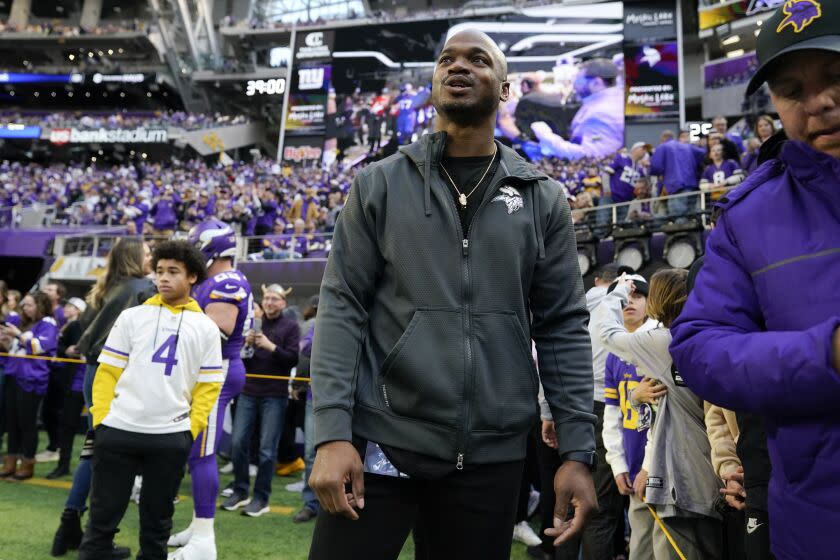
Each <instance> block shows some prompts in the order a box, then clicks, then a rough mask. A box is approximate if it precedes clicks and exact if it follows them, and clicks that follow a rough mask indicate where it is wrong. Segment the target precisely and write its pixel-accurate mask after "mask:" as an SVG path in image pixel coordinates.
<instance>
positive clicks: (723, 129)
mask: <svg viewBox="0 0 840 560" xmlns="http://www.w3.org/2000/svg"><path fill="white" fill-rule="evenodd" d="M712 126H713V127H714V129H715V130H716V131H717V132H718V133H719V134H720V135H721V136H723V137H724V138H727V139H728V140H730V141H731V142H733V143H734V144H735V147H736V148H738V156H739V157H740V155H741V154H743V153H744V140H743V139H742V138H741V135H740V134H738V133H736V132H729V129H728V126H727V124H726V117H724V116H717V117H715V118H713V119H712ZM736 161H737V160H736Z"/></svg>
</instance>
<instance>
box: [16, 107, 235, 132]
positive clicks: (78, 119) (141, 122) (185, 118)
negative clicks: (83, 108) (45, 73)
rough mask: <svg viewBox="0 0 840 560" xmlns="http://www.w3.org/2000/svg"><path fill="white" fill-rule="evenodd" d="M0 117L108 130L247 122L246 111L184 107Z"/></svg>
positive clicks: (198, 127) (31, 123) (43, 124)
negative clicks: (225, 112)
mask: <svg viewBox="0 0 840 560" xmlns="http://www.w3.org/2000/svg"><path fill="white" fill-rule="evenodd" d="M0 120H2V121H3V122H6V123H10V124H24V125H29V126H40V127H43V128H64V127H76V128H80V129H99V128H106V129H110V130H114V129H120V128H134V127H138V126H144V127H169V126H171V127H175V128H182V129H184V130H190V131H191V130H202V129H205V128H215V127H220V126H233V125H237V124H244V123H247V122H248V117H246V116H245V115H223V114H221V113H214V114H212V115H206V114H204V113H192V112H190V113H188V112H185V111H168V112H161V111H154V112H152V111H146V112H143V111H122V112H119V113H115V112H113V111H110V112H107V113H106V112H100V113H84V112H64V113H44V112H41V111H37V112H36V111H31V112H2V113H0Z"/></svg>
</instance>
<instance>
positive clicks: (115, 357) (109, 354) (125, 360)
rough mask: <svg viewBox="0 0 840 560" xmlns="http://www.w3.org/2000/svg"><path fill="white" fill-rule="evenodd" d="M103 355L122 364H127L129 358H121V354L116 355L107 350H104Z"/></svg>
mask: <svg viewBox="0 0 840 560" xmlns="http://www.w3.org/2000/svg"><path fill="white" fill-rule="evenodd" d="M102 354H105V355H106V356H108V357H109V358H114V359H115V360H119V361H121V362H127V361H128V358H126V357H125V356H120V355H119V354H114V353H113V352H108V351H107V350H102Z"/></svg>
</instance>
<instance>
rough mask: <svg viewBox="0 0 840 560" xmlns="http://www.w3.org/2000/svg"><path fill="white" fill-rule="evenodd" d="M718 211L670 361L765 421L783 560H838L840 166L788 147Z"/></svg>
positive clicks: (715, 399)
mask: <svg viewBox="0 0 840 560" xmlns="http://www.w3.org/2000/svg"><path fill="white" fill-rule="evenodd" d="M764 151H765V150H764V147H762V153H764ZM719 206H721V207H722V208H723V210H724V212H723V215H722V217H721V218H720V220H719V221H718V225H717V228H716V229H715V230H714V232H712V235H711V236H710V237H709V241H708V246H707V248H706V257H705V264H704V266H703V270H702V272H701V273H700V274H699V276H698V278H697V282H696V284H695V288H694V290H693V291H692V293H691V296H690V297H689V300H688V302H687V303H686V306H685V309H684V311H683V313H682V315H681V316H680V317H679V319H678V320H677V321H676V323H674V325H672V327H671V332H672V334H673V342H672V344H671V354H672V356H673V358H674V361H675V363H676V364H677V367H678V368H679V371H680V373H681V374H682V377H683V379H684V380H685V381H686V383H687V384H688V386H689V387H690V388H691V389H692V390H693V391H694V392H696V393H697V394H698V395H700V396H701V397H702V398H704V399H706V400H708V401H709V402H712V403H714V404H717V405H720V406H723V407H725V408H728V409H731V410H735V411H745V412H752V413H757V414H760V415H762V416H763V417H764V420H765V422H766V427H767V436H768V450H769V453H770V459H771V462H772V475H771V480H770V487H769V510H770V511H769V513H770V519H771V520H772V522H771V524H770V530H771V543H772V549H773V552H774V553H775V554H776V557H777V558H779V559H780V560H793V559H802V558H809V559H825V558H836V557H837V538H836V533H837V528H838V527H840V507H838V504H840V478H838V476H837V475H838V473H840V470H838V465H840V406H838V403H840V372H837V371H835V370H834V368H833V367H832V365H831V359H832V348H831V341H832V336H833V333H834V332H835V331H836V330H837V329H838V327H840V291H838V289H837V280H838V278H840V160H838V159H836V158H832V157H830V156H828V155H826V154H823V153H821V152H817V151H816V150H814V149H812V148H810V147H809V146H807V145H806V144H803V143H800V142H794V141H787V142H785V143H784V144H783V145H782V148H781V151H780V153H779V154H778V156H777V157H776V159H773V160H771V161H768V162H766V163H764V164H763V165H762V166H761V167H760V168H759V169H758V170H757V171H756V172H755V173H754V174H753V175H751V176H750V177H749V178H748V179H747V180H746V181H745V182H744V183H742V184H741V186H739V187H738V188H737V189H735V190H734V191H732V192H731V193H729V195H728V196H727V197H726V198H724V199H722V200H721V201H720V203H719Z"/></svg>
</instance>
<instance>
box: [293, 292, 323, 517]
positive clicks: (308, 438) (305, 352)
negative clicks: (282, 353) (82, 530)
mask: <svg viewBox="0 0 840 560" xmlns="http://www.w3.org/2000/svg"><path fill="white" fill-rule="evenodd" d="M317 297H318V296H313V300H311V301H314V303H315V306H314V307H313V306H312V305H310V306H309V307H308V308H307V309H306V310H305V311H304V314H303V316H304V319H306V318H307V316H309V315H310V314H311V313H313V311H314V313H315V314H316V313H317V310H318V306H317ZM314 318H315V316H314V314H312V315H311V317H310V319H307V322H306V323H304V325H308V328H305V329H304V330H305V336H304V337H303V339H302V340H301V342H300V360H299V362H298V375H299V376H302V377H310V378H311V376H312V374H311V369H310V367H309V364H310V360H311V357H312V339H313V337H314V336H315V323H314ZM310 385H311V383H310ZM303 391H305V392H306V413H305V416H304V422H303V424H304V426H303V435H304V438H305V442H304V457H303V458H304V462H305V463H306V470H304V473H303V507H302V508H301V510H300V511H299V512H297V513H296V514H295V516H294V517H293V518H292V521H294V522H295V523H306V522H307V521H311V520H313V519H315V517H317V515H318V512H319V511H321V504H320V503H319V502H318V497H317V496H316V495H315V492H314V491H313V490H312V487H311V486H309V476H310V475H311V474H312V465H313V464H314V463H315V417H314V416H313V414H312V389H311V387H304V388H303Z"/></svg>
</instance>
